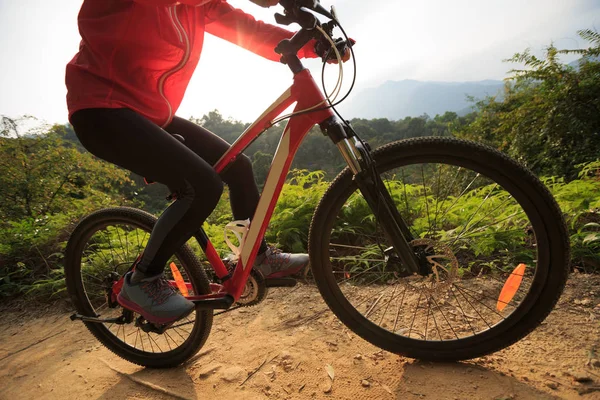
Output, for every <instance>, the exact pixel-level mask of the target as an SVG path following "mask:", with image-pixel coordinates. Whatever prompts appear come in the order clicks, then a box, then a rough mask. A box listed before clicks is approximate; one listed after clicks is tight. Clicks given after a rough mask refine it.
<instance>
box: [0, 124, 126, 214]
mask: <svg viewBox="0 0 600 400" xmlns="http://www.w3.org/2000/svg"><path fill="white" fill-rule="evenodd" d="M20 122H22V120H21V121H19V120H13V119H10V118H7V117H2V120H1V122H0V123H1V125H0V187H2V191H0V218H1V219H2V221H4V222H6V221H17V220H20V219H22V218H33V219H36V218H40V217H42V216H45V215H47V214H54V213H57V212H63V211H65V210H70V209H72V208H73V202H74V200H76V199H85V198H87V197H88V196H91V195H93V194H94V193H98V192H103V193H105V194H116V193H118V192H119V188H120V187H121V186H122V185H124V184H125V183H127V182H129V178H128V173H127V172H126V171H124V170H122V169H120V168H117V167H115V166H113V165H112V164H109V163H106V162H102V161H99V160H97V159H95V158H94V157H93V156H92V155H91V154H89V153H81V152H80V151H79V150H77V148H76V147H74V146H70V145H67V144H66V143H65V141H64V140H63V139H62V136H61V135H63V134H64V127H63V126H60V125H58V126H53V127H51V128H49V129H48V130H47V132H44V133H41V134H40V133H39V132H31V131H30V132H27V133H24V134H23V133H21V132H20V128H19V125H20Z"/></svg>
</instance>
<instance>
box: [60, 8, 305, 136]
mask: <svg viewBox="0 0 600 400" xmlns="http://www.w3.org/2000/svg"><path fill="white" fill-rule="evenodd" d="M78 22H79V32H80V33H81V37H82V41H81V44H80V47H79V52H78V53H77V54H76V55H75V57H74V58H73V60H71V62H69V64H68V65H67V70H66V84H67V91H68V92H67V105H68V107H69V118H70V117H71V115H72V114H73V113H74V112H75V111H77V110H81V109H84V108H124V107H125V108H130V109H132V110H134V111H137V112H138V113H140V114H141V115H143V116H145V117H146V118H148V119H150V120H151V121H153V122H154V123H156V124H158V125H160V126H166V125H168V124H169V123H170V122H171V120H172V118H173V115H174V114H175V112H176V111H177V109H178V107H179V105H180V104H181V100H182V99H183V95H184V93H185V90H186V88H187V85H188V83H189V81H190V79H191V77H192V73H193V72H194V69H195V68H196V65H197V63H198V60H199V59H200V53H201V51H202V44H203V42H204V32H208V33H210V34H213V35H215V36H218V37H220V38H223V39H225V40H228V41H230V42H232V43H235V44H237V45H239V46H241V47H244V48H246V49H248V50H250V51H252V52H254V53H256V54H258V55H261V56H263V57H265V58H268V59H270V60H274V61H279V55H278V54H276V53H275V52H274V51H273V49H274V48H275V46H276V45H277V44H278V43H279V42H280V41H281V40H282V39H285V38H289V37H291V36H292V34H293V33H292V32H289V31H287V30H285V29H282V28H279V27H276V26H273V25H269V24H265V23H264V22H261V21H256V20H255V19H254V18H253V17H252V16H250V15H248V14H246V13H244V12H242V11H241V10H238V9H235V8H233V7H232V6H231V5H229V4H228V3H227V2H226V1H225V0H182V1H179V2H175V1H173V0H85V1H84V2H83V5H82V7H81V11H80V12H79V17H78ZM300 56H301V57H316V54H314V51H313V50H312V49H310V48H309V47H308V46H307V47H306V48H305V49H304V54H302V53H301V54H300Z"/></svg>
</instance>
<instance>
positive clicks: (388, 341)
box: [309, 137, 570, 361]
mask: <svg viewBox="0 0 600 400" xmlns="http://www.w3.org/2000/svg"><path fill="white" fill-rule="evenodd" d="M372 155H373V159H374V160H375V164H376V169H377V172H378V173H379V174H380V175H383V174H384V173H386V172H385V171H391V170H393V169H394V168H400V167H401V168H405V167H406V166H409V165H413V164H414V165H416V163H447V164H449V165H452V166H457V167H459V168H458V169H459V170H460V169H461V168H465V169H467V168H468V169H471V170H473V171H475V172H477V173H478V174H479V173H483V174H485V176H486V177H491V178H494V180H495V181H496V182H500V183H501V184H502V187H503V188H504V189H506V190H507V191H508V193H509V194H510V196H514V199H515V201H518V204H519V205H520V206H521V207H522V208H523V210H524V211H525V214H526V216H527V217H528V218H529V220H530V222H531V223H532V225H531V229H533V232H534V234H535V236H534V237H535V240H536V241H537V243H536V245H535V246H536V251H537V256H538V258H537V259H536V267H535V268H536V271H535V273H534V274H533V275H532V276H531V277H529V278H530V279H531V285H530V289H531V291H530V292H528V293H527V294H525V295H524V296H525V297H524V298H523V302H522V303H520V305H519V306H518V307H517V308H516V309H515V310H514V311H513V312H512V313H511V314H510V315H508V317H506V318H505V319H503V320H501V321H500V322H498V323H497V324H494V325H493V326H490V328H489V329H486V330H485V331H483V332H481V333H479V332H475V330H474V329H473V335H472V336H469V337H464V338H462V337H461V338H459V337H458V335H456V333H455V335H456V339H452V340H444V339H441V338H442V333H441V332H440V333H439V336H438V337H439V339H438V340H427V332H428V331H427V329H428V327H427V322H429V319H430V309H431V308H432V304H433V302H434V301H435V299H433V301H430V300H429V299H428V300H427V303H426V304H427V306H428V307H429V308H430V309H427V322H426V325H425V340H423V338H422V336H423V335H422V334H421V336H420V337H406V336H403V335H404V334H403V333H396V332H395V330H396V323H394V331H393V332H391V331H390V330H389V329H387V328H385V327H382V326H381V325H378V324H377V323H375V322H373V321H371V320H369V319H368V318H367V317H369V314H368V312H361V311H359V310H358V308H359V307H358V306H354V304H353V303H352V301H351V300H352V299H351V298H350V297H351V296H350V295H348V296H346V295H345V294H344V292H343V291H342V289H341V287H342V286H343V285H342V283H340V282H339V281H340V279H339V275H338V278H336V275H335V274H336V272H334V270H333V267H332V260H331V259H332V257H333V256H331V254H332V252H334V251H335V249H334V244H330V240H332V237H333V236H332V235H333V234H332V229H334V224H335V223H337V222H336V221H337V220H339V219H340V218H341V217H340V215H342V211H341V210H342V207H343V206H344V204H346V201H347V200H348V199H350V198H351V195H352V193H354V192H356V191H357V186H356V184H355V183H354V181H353V175H352V173H351V171H350V170H349V169H348V168H346V169H345V170H343V171H342V172H341V173H340V174H339V175H338V176H337V177H336V178H335V180H334V181H333V182H332V183H331V185H330V187H329V188H328V190H327V191H326V193H325V195H324V196H323V198H322V199H321V201H320V203H319V205H318V206H317V209H316V211H315V214H314V216H313V219H312V222H311V227H310V233H309V254H310V261H311V265H312V271H313V274H314V277H315V281H316V284H317V286H318V288H319V291H320V293H321V295H322V297H323V298H324V300H325V302H326V303H327V305H328V306H329V307H330V309H331V310H332V311H333V313H334V314H335V315H336V316H337V317H338V318H339V319H340V320H341V321H342V322H343V323H344V324H345V325H346V326H347V327H348V328H350V329H351V330H352V331H353V332H355V333H356V334H357V335H359V336H360V337H362V338H363V339H365V340H367V341H368V342H370V343H372V344H373V345H375V346H377V347H380V348H382V349H385V350H387V351H390V352H393V353H397V354H401V355H404V356H407V357H411V358H416V359H423V360H431V361H456V360H463V359H470V358H474V357H479V356H483V355H485V354H489V353H492V352H495V351H497V350H500V349H503V348H505V347H507V346H509V345H511V344H513V343H515V342H517V341H518V340H520V339H521V338H523V337H524V336H526V335H527V334H528V333H530V332H531V331H532V330H533V329H535V328H536V327H537V326H538V325H539V324H540V323H541V322H542V321H543V320H544V319H545V318H546V316H547V315H548V314H549V313H550V311H551V310H552V309H553V307H554V306H555V304H556V302H557V301H558V299H559V297H560V295H561V293H562V291H563V289H564V286H565V283H566V280H567V277H568V273H569V259H570V258H569V252H570V249H569V240H568V235H567V230H566V226H565V223H564V220H563V217H562V213H561V211H560V209H559V207H558V205H557V203H556V201H555V200H554V198H553V197H552V195H551V194H550V192H549V191H548V189H547V188H546V187H545V186H544V185H543V184H542V183H541V182H540V180H539V179H537V178H536V177H535V176H534V175H533V174H532V173H531V172H530V171H529V170H527V169H526V168H524V167H522V166H521V165H519V164H518V163H516V162H514V161H513V160H511V159H510V158H509V157H507V156H506V155H504V154H502V153H500V152H498V151H496V150H495V149H492V148H490V147H488V146H484V145H482V144H478V143H473V142H468V141H464V140H459V139H455V138H432V137H427V138H416V139H408V140H402V141H398V142H394V143H391V144H388V145H385V146H382V147H380V148H378V149H377V150H375V151H374V152H373V153H372ZM438 168H439V167H438ZM423 187H424V188H425V177H423ZM405 188H406V184H405ZM425 193H426V195H425V196H426V197H427V190H425ZM510 196H509V197H510ZM427 201H428V200H427V199H426V200H425V202H427ZM436 202H437V200H436ZM406 207H407V208H408V204H407V206H406ZM480 207H481V206H480ZM427 212H428V213H429V210H428V211H427ZM436 212H437V203H436ZM446 212H448V210H446ZM440 224H442V223H440ZM468 225H469V222H467V224H466V226H465V229H467V227H468ZM336 228H337V225H336ZM454 241H456V240H454ZM380 247H381V246H380ZM340 259H341V258H340ZM344 268H345V267H344ZM348 275H349V274H348ZM463 276H464V275H463ZM406 279H408V278H406ZM482 279H485V278H482ZM342 281H344V280H343V279H342ZM438 282H439V279H438ZM396 284H397V282H394V285H396ZM344 285H347V286H353V285H352V284H349V283H348V282H345V283H344ZM450 286H452V285H450ZM457 286H458V285H457ZM408 288H409V285H407V286H406V288H405V289H404V291H405V292H406V291H407V289H408ZM355 289H356V290H360V289H361V287H360V284H355V285H354V286H353V287H352V290H355ZM350 290H351V289H347V292H348V293H350ZM365 290H366V289H365ZM410 290H412V288H411V289H410ZM410 290H409V291H410ZM448 290H450V291H454V292H455V291H456V290H455V288H450V289H448ZM394 293H396V289H394ZM398 293H399V292H398ZM430 293H434V292H430ZM467 295H470V293H467ZM381 296H383V293H382V294H381ZM395 296H396V298H395V302H396V305H397V303H398V302H399V300H398V295H395ZM404 296H405V295H402V303H400V305H399V306H398V305H397V307H398V311H397V312H398V313H401V312H404V310H403V307H401V306H402V305H403V302H404ZM431 296H432V297H433V294H432V295H431ZM454 296H455V297H458V296H456V294H454ZM393 297H394V294H393V295H392V296H390V299H391V300H390V304H391V301H392V299H393ZM447 297H448V298H450V299H451V297H450V295H449V294H447ZM463 297H465V298H467V299H468V297H467V296H464V294H463ZM377 301H379V300H377ZM509 301H510V300H509ZM456 302H458V298H457V299H456ZM420 303H421V294H419V299H418V302H417V305H416V307H415V315H416V313H417V311H418V310H419V309H420ZM436 305H437V307H438V310H441V311H442V315H444V312H443V307H445V306H441V305H439V304H437V303H436ZM359 306H360V304H359ZM372 307H374V306H372ZM378 307H379V308H381V307H382V306H379V305H378ZM387 307H389V304H388V306H387ZM387 307H386V309H385V312H387V311H388V308H387ZM365 308H366V307H365ZM434 308H435V307H434ZM473 308H476V307H473ZM401 309H402V310H401ZM461 310H462V309H461ZM434 311H435V310H434ZM434 311H431V312H432V314H433V312H434ZM462 313H463V316H464V315H467V313H465V312H464V311H462ZM471 314H473V313H471ZM365 315H366V316H365ZM438 315H439V314H438ZM384 316H385V313H384ZM467 316H468V315H467ZM471 317H472V315H471V316H469V318H471ZM444 318H446V316H444ZM439 319H440V320H441V322H442V323H443V322H444V321H443V320H442V318H441V317H439ZM484 319H485V318H484ZM381 320H382V321H383V320H384V317H381ZM397 320H398V315H396V321H397ZM465 320H466V321H467V322H468V318H465ZM412 322H413V323H414V322H415V317H414V316H413V320H412ZM446 322H448V324H449V325H450V322H449V321H448V320H447V319H446ZM486 323H487V322H486ZM469 325H470V324H469ZM436 326H437V322H436ZM410 328H411V329H413V325H412V324H411V326H410ZM471 328H472V327H471ZM404 331H406V329H404ZM438 332H439V329H438ZM408 336H410V333H409V335H408ZM415 336H416V335H415Z"/></svg>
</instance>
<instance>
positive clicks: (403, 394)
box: [395, 361, 559, 400]
mask: <svg viewBox="0 0 600 400" xmlns="http://www.w3.org/2000/svg"><path fill="white" fill-rule="evenodd" d="M395 395H396V398H397V399H432V398H433V399H439V400H445V399H450V400H454V399H557V398H559V397H557V396H554V395H551V394H549V393H545V392H543V391H541V390H538V389H536V388H535V387H533V386H530V385H527V384H526V383H523V382H521V381H519V380H517V379H515V378H514V377H512V376H507V375H505V374H503V373H501V372H498V371H494V370H491V369H488V368H485V367H483V366H480V365H475V364H470V363H466V362H458V363H431V362H423V361H415V362H413V363H407V364H405V366H404V373H403V374H402V378H401V381H400V384H399V385H398V387H397V388H396V391H395Z"/></svg>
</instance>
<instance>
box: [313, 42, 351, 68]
mask: <svg viewBox="0 0 600 400" xmlns="http://www.w3.org/2000/svg"><path fill="white" fill-rule="evenodd" d="M355 43H356V40H354V39H348V41H345V40H343V39H336V40H335V46H336V47H337V49H338V52H339V53H340V55H341V56H342V62H346V61H348V60H350V57H351V55H352V52H351V51H350V47H352V46H354V44H355ZM315 53H317V55H319V56H320V57H321V58H322V59H323V61H324V59H325V57H327V63H328V64H337V63H338V59H337V56H336V54H335V51H333V50H332V49H331V44H330V43H329V42H327V41H319V42H317V44H316V45H315Z"/></svg>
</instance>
